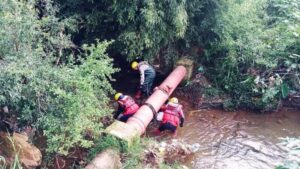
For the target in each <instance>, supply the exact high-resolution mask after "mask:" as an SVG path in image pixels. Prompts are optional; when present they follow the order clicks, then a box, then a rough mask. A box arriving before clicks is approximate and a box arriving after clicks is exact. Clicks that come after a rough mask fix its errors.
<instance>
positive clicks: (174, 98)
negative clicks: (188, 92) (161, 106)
mask: <svg viewBox="0 0 300 169" xmlns="http://www.w3.org/2000/svg"><path fill="white" fill-rule="evenodd" d="M169 102H171V103H176V104H178V99H177V98H176V97H172V98H171V99H170V100H169Z"/></svg>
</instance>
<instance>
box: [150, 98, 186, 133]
mask: <svg viewBox="0 0 300 169" xmlns="http://www.w3.org/2000/svg"><path fill="white" fill-rule="evenodd" d="M161 109H162V110H163V117H162V122H161V124H160V126H159V128H158V129H157V130H156V132H155V133H156V134H157V135H159V134H160V132H162V131H164V130H170V131H172V133H173V137H176V136H177V127H178V125H179V126H180V127H183V123H184V113H183V110H182V105H181V104H179V102H178V99H177V98H176V97H173V98H171V99H170V100H169V102H168V103H167V104H166V105H165V106H163V107H162V108H161Z"/></svg>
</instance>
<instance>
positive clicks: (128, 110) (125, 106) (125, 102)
mask: <svg viewBox="0 0 300 169" xmlns="http://www.w3.org/2000/svg"><path fill="white" fill-rule="evenodd" d="M114 99H115V100H116V101H117V102H118V104H119V107H118V110H117V112H116V113H115V114H114V118H115V119H118V120H120V121H122V122H126V121H127V120H128V119H129V117H131V116H133V115H134V114H135V113H136V112H137V111H138V109H139V108H140V107H139V105H138V104H136V103H135V101H134V99H133V98H132V97H131V96H128V95H124V94H122V93H117V94H115V97H114Z"/></svg>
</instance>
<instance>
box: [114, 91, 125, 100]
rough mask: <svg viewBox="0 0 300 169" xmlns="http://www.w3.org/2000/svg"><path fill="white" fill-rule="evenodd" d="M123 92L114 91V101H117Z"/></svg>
mask: <svg viewBox="0 0 300 169" xmlns="http://www.w3.org/2000/svg"><path fill="white" fill-rule="evenodd" d="M122 95H123V94H122V93H116V94H115V101H118V100H119V98H120V96H122Z"/></svg>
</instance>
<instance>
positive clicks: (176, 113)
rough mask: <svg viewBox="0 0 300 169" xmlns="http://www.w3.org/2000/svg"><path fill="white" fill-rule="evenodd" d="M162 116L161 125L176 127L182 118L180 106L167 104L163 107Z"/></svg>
mask: <svg viewBox="0 0 300 169" xmlns="http://www.w3.org/2000/svg"><path fill="white" fill-rule="evenodd" d="M164 109H165V110H164V116H163V120H162V123H168V122H169V123H171V124H173V125H174V126H176V127H177V126H178V125H179V123H180V118H184V114H183V111H182V105H180V104H175V103H168V104H167V105H166V106H165V107H164Z"/></svg>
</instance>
